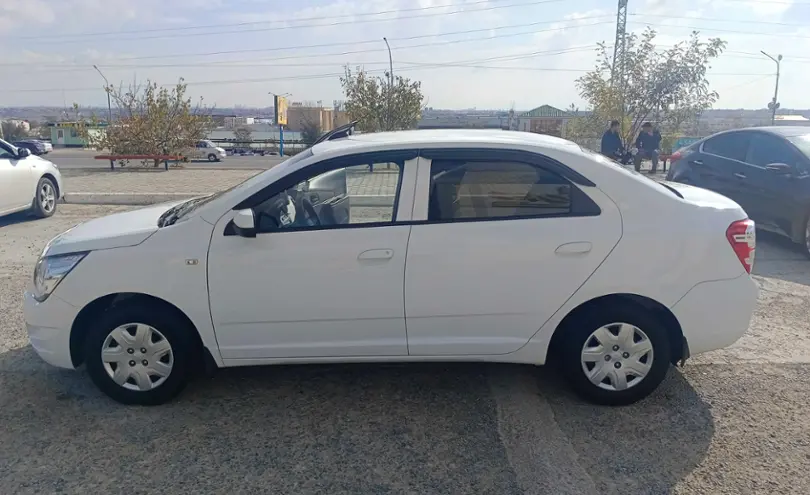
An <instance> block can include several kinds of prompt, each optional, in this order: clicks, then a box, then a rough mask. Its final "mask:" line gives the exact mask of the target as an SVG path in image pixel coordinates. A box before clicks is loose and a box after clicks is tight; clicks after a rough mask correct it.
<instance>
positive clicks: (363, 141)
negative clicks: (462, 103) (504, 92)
mask: <svg viewBox="0 0 810 495" xmlns="http://www.w3.org/2000/svg"><path fill="white" fill-rule="evenodd" d="M487 145H501V146H502V145H516V146H527V145H528V146H537V147H542V148H555V149H565V150H568V151H573V150H579V149H580V148H579V145H577V144H576V143H573V142H571V141H567V140H565V139H562V138H558V137H554V136H548V135H544V134H535V133H532V132H518V131H505V130H500V129H420V130H411V131H393V132H375V133H370V134H353V135H351V136H348V137H345V138H340V139H335V140H332V141H324V142H322V143H318V144H316V145H315V146H313V147H312V152H313V153H314V154H316V155H317V154H320V153H325V152H328V151H334V150H338V149H348V148H351V151H352V152H353V153H358V152H362V151H363V150H364V149H368V150H372V149H373V150H379V149H380V147H389V146H390V147H391V148H392V149H402V148H406V149H407V148H420V147H432V148H435V147H437V146H441V147H460V148H474V147H478V146H480V147H486V146H487Z"/></svg>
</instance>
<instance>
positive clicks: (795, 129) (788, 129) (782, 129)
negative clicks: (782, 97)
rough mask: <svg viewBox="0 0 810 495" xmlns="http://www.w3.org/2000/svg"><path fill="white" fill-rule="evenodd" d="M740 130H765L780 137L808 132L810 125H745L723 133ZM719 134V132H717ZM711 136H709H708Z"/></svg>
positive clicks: (809, 131)
mask: <svg viewBox="0 0 810 495" xmlns="http://www.w3.org/2000/svg"><path fill="white" fill-rule="evenodd" d="M741 131H760V132H767V133H769V134H775V135H777V136H782V137H789V136H801V135H804V134H810V127H804V126H798V125H786V126H769V127H745V128H742V129H732V130H729V131H725V132H724V133H723V134H725V133H732V132H741ZM718 134H720V133H718ZM709 137H711V136H709Z"/></svg>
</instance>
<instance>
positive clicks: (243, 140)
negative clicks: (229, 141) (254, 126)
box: [233, 126, 253, 148]
mask: <svg viewBox="0 0 810 495" xmlns="http://www.w3.org/2000/svg"><path fill="white" fill-rule="evenodd" d="M233 137H234V138H235V141H236V142H235V143H234V144H235V145H237V146H239V147H241V148H250V143H251V141H252V138H253V131H251V130H250V127H245V126H239V127H237V128H236V129H234V130H233Z"/></svg>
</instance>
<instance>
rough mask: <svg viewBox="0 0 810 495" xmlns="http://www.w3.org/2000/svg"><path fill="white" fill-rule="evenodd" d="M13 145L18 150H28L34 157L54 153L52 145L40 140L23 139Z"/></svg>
mask: <svg viewBox="0 0 810 495" xmlns="http://www.w3.org/2000/svg"><path fill="white" fill-rule="evenodd" d="M13 144H14V146H16V147H17V148H25V149H27V150H28V151H30V152H31V154H32V155H46V154H48V153H50V152H51V151H53V145H52V144H51V143H48V142H46V141H41V140H39V139H21V140H19V141H14V143H13Z"/></svg>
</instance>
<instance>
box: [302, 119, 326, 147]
mask: <svg viewBox="0 0 810 495" xmlns="http://www.w3.org/2000/svg"><path fill="white" fill-rule="evenodd" d="M321 133H322V131H321V125H320V124H318V123H317V122H313V121H312V120H309V119H307V120H305V121H304V122H303V124H302V126H301V140H302V141H303V142H304V144H306V145H307V146H312V145H313V144H315V141H317V140H318V138H319V137H321Z"/></svg>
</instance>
